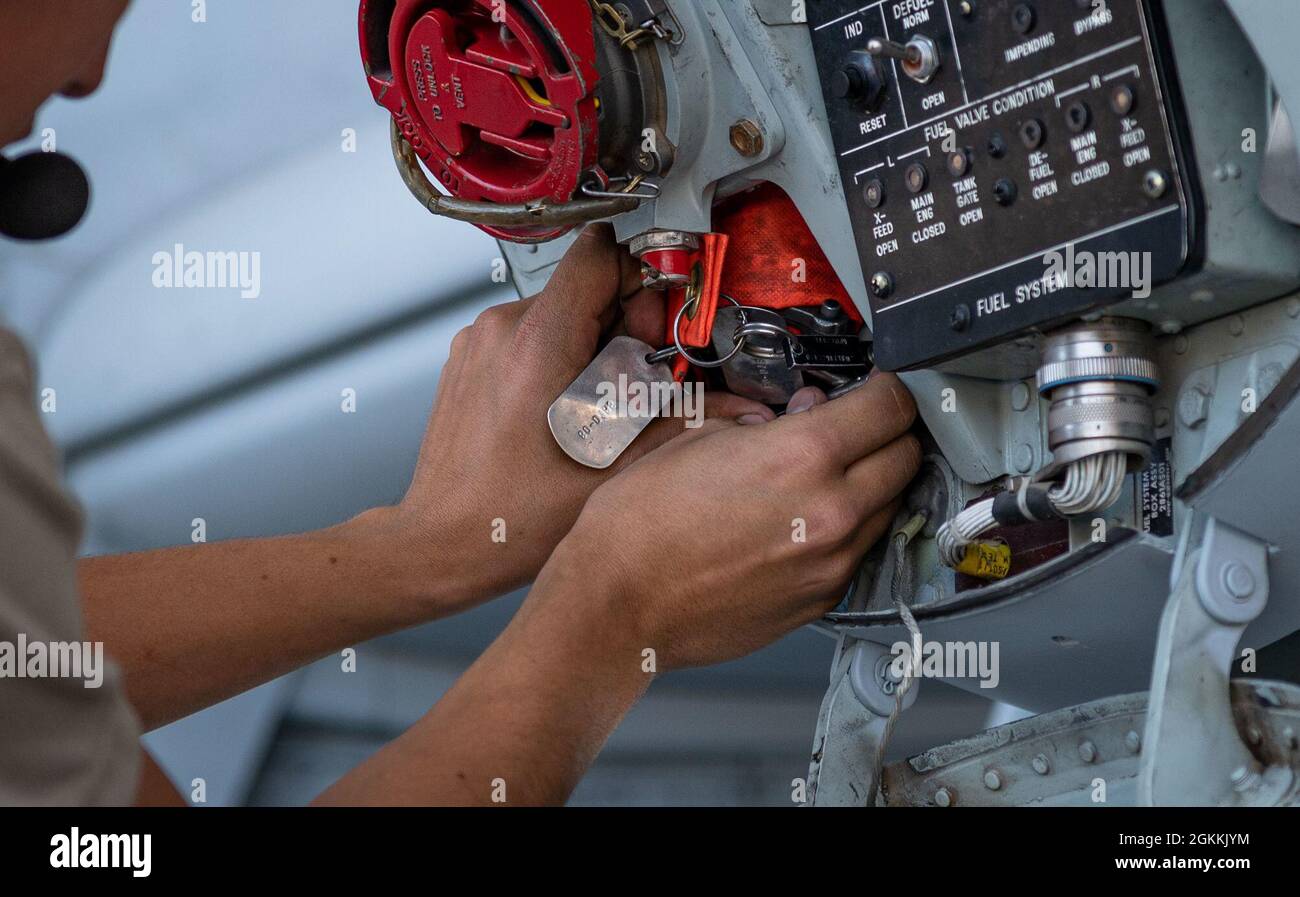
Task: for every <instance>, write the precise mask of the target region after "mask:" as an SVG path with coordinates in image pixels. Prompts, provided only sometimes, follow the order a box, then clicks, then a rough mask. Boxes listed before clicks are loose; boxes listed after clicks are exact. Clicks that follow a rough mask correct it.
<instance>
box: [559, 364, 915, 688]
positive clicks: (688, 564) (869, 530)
mask: <svg viewBox="0 0 1300 897" xmlns="http://www.w3.org/2000/svg"><path fill="white" fill-rule="evenodd" d="M791 407H793V408H803V409H804V410H803V411H802V412H800V413H795V414H790V415H787V416H786V417H783V418H781V419H780V420H776V421H771V422H757V423H756V424H754V425H752V426H742V425H740V424H738V423H736V422H735V421H731V420H711V421H709V422H708V423H706V424H705V425H704V426H703V427H702V428H700V429H698V430H695V431H692V432H690V433H687V434H686V435H684V436H681V437H679V438H678V439H675V440H673V441H672V442H671V443H669V444H668V445H666V446H664V447H663V448H661V449H659V450H658V451H656V452H654V453H653V454H651V455H649V456H647V457H644V458H642V459H641V460H639V461H638V462H636V464H634V465H632V466H631V467H630V468H628V469H627V470H626V471H624V472H623V473H622V474H621V475H620V476H618V477H617V478H615V479H613V480H611V481H610V482H609V483H606V484H605V485H603V486H601V487H600V488H599V489H597V490H596V492H595V494H594V495H592V497H591V499H590V500H589V501H588V502H587V505H586V507H585V508H584V509H583V512H582V515H581V517H580V518H579V520H578V522H577V524H575V526H574V528H573V531H572V532H571V533H570V534H569V535H568V537H566V538H565V540H564V542H563V543H562V544H561V546H560V547H559V549H558V550H557V551H556V554H555V556H554V557H553V558H552V560H551V562H550V563H549V564H548V565H547V568H546V571H545V572H544V573H543V577H544V578H547V575H548V574H551V573H554V574H555V577H556V578H558V579H564V580H565V581H569V582H572V581H573V580H574V579H575V578H577V577H575V574H574V571H578V574H579V575H580V577H581V578H583V579H585V580H586V587H585V588H583V589H581V590H569V591H568V592H564V593H563V594H564V595H565V596H566V597H565V598H563V599H556V598H555V597H554V595H553V594H547V595H544V596H542V597H540V598H539V601H542V600H545V601H555V600H569V601H572V602H577V603H582V602H586V603H587V605H588V607H587V612H590V613H599V614H609V615H610V620H611V623H610V625H609V627H608V629H609V631H610V637H611V638H613V637H615V634H616V633H618V634H619V637H620V638H622V639H624V642H625V644H624V647H627V648H636V650H637V651H638V652H639V651H643V650H645V649H652V650H653V651H654V652H655V657H656V663H657V666H658V670H659V671H660V672H662V671H667V670H671V669H675V668H679V667H691V666H704V665H708V664H714V663H721V662H723V661H726V660H732V659H735V658H738V657H742V656H744V655H746V654H749V653H751V652H753V651H755V650H757V649H758V648H761V647H763V646H765V645H767V644H769V643H770V642H773V641H775V640H777V639H778V638H780V637H781V636H783V635H785V634H786V633H788V632H790V631H792V630H794V629H796V628H798V627H799V626H801V625H803V624H806V623H810V622H812V621H814V620H817V619H818V618H819V617H821V616H822V615H823V614H825V613H826V612H828V611H830V610H831V609H832V608H834V606H835V605H836V604H837V603H838V602H839V600H840V598H841V597H842V596H843V594H844V590H845V588H846V586H847V584H848V581H849V579H850V578H851V576H852V575H853V573H854V570H855V568H856V566H857V564H858V563H859V561H860V560H861V558H862V556H863V555H864V554H865V553H866V552H867V550H868V549H869V548H870V547H871V546H872V545H873V544H874V543H875V542H876V540H878V539H879V538H880V537H881V536H882V535H884V534H885V532H886V530H887V528H888V527H889V525H890V523H891V521H892V519H893V517H894V515H895V513H896V511H897V507H898V502H897V499H898V496H899V494H900V493H901V491H902V490H903V489H904V487H906V485H907V484H908V482H909V481H910V480H911V479H912V478H913V477H914V476H915V475H916V472H917V470H918V468H919V466H920V462H921V449H920V444H919V443H918V442H917V440H916V438H915V437H913V436H911V435H909V434H907V430H908V428H909V427H910V426H911V424H912V421H913V419H914V418H915V415H916V406H915V404H914V403H913V401H912V397H911V395H910V394H909V393H908V391H907V389H906V388H905V387H904V386H903V384H902V383H901V382H900V381H899V380H898V378H896V377H894V376H892V375H886V374H881V375H877V376H873V377H872V378H871V380H870V381H869V382H868V383H867V384H866V385H864V386H862V387H860V388H859V389H857V390H855V391H853V392H850V393H849V394H847V395H845V396H843V397H841V398H839V399H836V400H834V401H832V402H826V401H825V397H824V396H821V395H819V394H817V393H816V392H815V391H807V392H805V393H803V394H802V395H801V396H797V397H796V401H792V403H791ZM553 568H555V569H553ZM575 592H576V594H575ZM568 611H569V616H570V617H574V618H576V617H579V616H581V614H582V613H583V612H584V610H583V609H582V608H579V607H573V608H569V609H568ZM628 639H630V640H631V641H627V640H628ZM637 646H640V647H637Z"/></svg>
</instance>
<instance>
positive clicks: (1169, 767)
mask: <svg viewBox="0 0 1300 897" xmlns="http://www.w3.org/2000/svg"><path fill="white" fill-rule="evenodd" d="M1180 557H1181V558H1182V559H1183V564H1182V573H1181V575H1180V576H1179V577H1178V580H1177V583H1176V585H1175V586H1174V588H1173V591H1172V594H1171V595H1170V596H1169V602H1168V604H1167V605H1166V606H1165V612H1164V615H1163V616H1162V617H1161V621H1160V634H1159V637H1158V640H1157V644H1156V657H1155V664H1154V669H1153V671H1152V679H1151V695H1150V702H1149V708H1148V712H1147V720H1146V734H1145V736H1144V738H1143V740H1142V759H1141V764H1140V768H1139V773H1138V803H1139V804H1140V805H1145V806H1270V805H1274V804H1277V803H1279V802H1280V801H1281V799H1282V798H1283V797H1285V795H1286V794H1287V793H1288V792H1289V791H1290V788H1291V784H1292V779H1293V774H1292V772H1291V770H1290V769H1288V768H1284V767H1278V766H1273V767H1265V766H1264V765H1263V764H1261V763H1260V762H1259V761H1258V760H1257V759H1256V758H1255V755H1254V754H1253V753H1251V751H1250V749H1249V748H1248V747H1247V746H1246V744H1245V743H1244V742H1243V741H1242V739H1241V735H1240V733H1239V732H1238V729H1237V723H1236V720H1235V719H1234V717H1233V713H1232V704H1231V696H1230V690H1229V683H1230V680H1231V676H1232V667H1233V663H1234V661H1235V659H1236V651H1237V645H1238V643H1239V642H1240V640H1241V635H1242V633H1243V632H1244V631H1245V629H1246V626H1247V625H1248V624H1249V623H1250V622H1251V621H1252V620H1254V619H1255V618H1257V617H1258V616H1259V615H1260V614H1261V613H1263V611H1264V607H1265V605H1266V604H1267V603H1268V547H1267V546H1266V545H1265V544H1264V543H1262V542H1260V541H1259V540H1257V539H1255V538H1253V537H1251V536H1249V535H1247V534H1245V533H1243V532H1241V531H1239V530H1236V529H1234V528H1232V527H1231V526H1228V525H1227V524H1225V523H1223V522H1221V521H1219V520H1215V519H1213V518H1211V519H1209V520H1207V521H1206V522H1205V528H1204V531H1203V534H1202V537H1201V544H1200V547H1199V549H1197V550H1195V551H1192V550H1190V548H1189V549H1188V550H1185V551H1183V552H1181V553H1180Z"/></svg>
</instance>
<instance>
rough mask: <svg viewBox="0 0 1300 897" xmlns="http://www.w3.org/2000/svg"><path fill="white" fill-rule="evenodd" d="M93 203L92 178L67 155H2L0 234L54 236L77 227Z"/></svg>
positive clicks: (27, 237) (20, 237)
mask: <svg viewBox="0 0 1300 897" xmlns="http://www.w3.org/2000/svg"><path fill="white" fill-rule="evenodd" d="M89 205H90V181H89V180H88V179H87V178H86V173H85V172H84V171H82V169H81V166H80V165H78V164H77V163H76V162H75V161H73V160H72V159H71V158H69V157H68V156H64V155H61V154H59V153H40V152H37V153H30V154H29V155H26V156H20V157H19V158H17V159H13V160H10V159H6V158H5V157H4V156H0V236H4V237H10V238H12V239H14V240H52V239H54V238H55V237H61V236H63V235H64V234H66V233H67V232H68V231H70V230H72V229H73V228H74V227H76V226H77V225H78V224H79V223H80V222H81V219H82V218H83V217H85V214H86V208H87V207H88V206H89Z"/></svg>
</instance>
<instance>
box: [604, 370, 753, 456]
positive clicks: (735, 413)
mask: <svg viewBox="0 0 1300 897" xmlns="http://www.w3.org/2000/svg"><path fill="white" fill-rule="evenodd" d="M696 388H697V390H699V391H698V392H697V393H696V395H699V394H700V392H703V388H702V387H699V386H698V385H697V386H696ZM687 410H689V411H693V412H695V414H696V416H694V417H691V416H687V415H681V416H676V417H666V418H660V419H659V420H657V421H655V422H654V423H652V424H651V425H650V426H648V427H646V429H645V432H643V433H642V434H641V435H640V437H638V438H637V441H636V442H634V443H632V447H631V448H630V449H628V451H627V452H626V453H625V455H624V457H623V458H620V459H619V460H620V461H621V462H623V461H624V459H626V461H625V463H623V464H621V465H620V466H626V464H630V463H631V462H632V461H635V460H636V459H637V458H641V457H644V456H645V455H648V454H650V453H651V452H652V451H654V450H655V449H657V448H659V447H660V446H663V445H665V444H667V443H669V442H671V441H673V440H674V439H681V440H686V439H694V438H696V437H697V436H699V435H701V434H703V433H705V432H706V428H705V427H704V426H702V425H703V423H704V422H705V421H724V420H725V421H733V420H737V419H744V418H747V417H753V418H759V419H761V420H760V422H765V421H770V420H774V419H775V418H776V415H775V414H774V413H773V412H772V409H771V408H768V407H767V406H766V405H764V404H762V403H761V402H755V401H754V400H752V399H745V398H741V397H740V396H738V395H733V394H732V393H729V392H709V393H707V394H705V395H704V407H703V409H702V410H703V414H702V415H701V414H699V413H698V411H695V408H694V407H693V408H691V409H687Z"/></svg>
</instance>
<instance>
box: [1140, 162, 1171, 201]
mask: <svg viewBox="0 0 1300 897" xmlns="http://www.w3.org/2000/svg"><path fill="white" fill-rule="evenodd" d="M1168 190H1169V176H1168V175H1167V174H1165V173H1164V172H1163V171H1161V170H1160V169H1158V168H1153V169H1151V170H1150V171H1148V172H1147V173H1146V176H1145V177H1143V178H1142V192H1143V193H1145V194H1146V195H1147V196H1149V197H1151V198H1152V199H1159V198H1160V197H1162V196H1164V195H1165V193H1166V192H1168Z"/></svg>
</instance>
